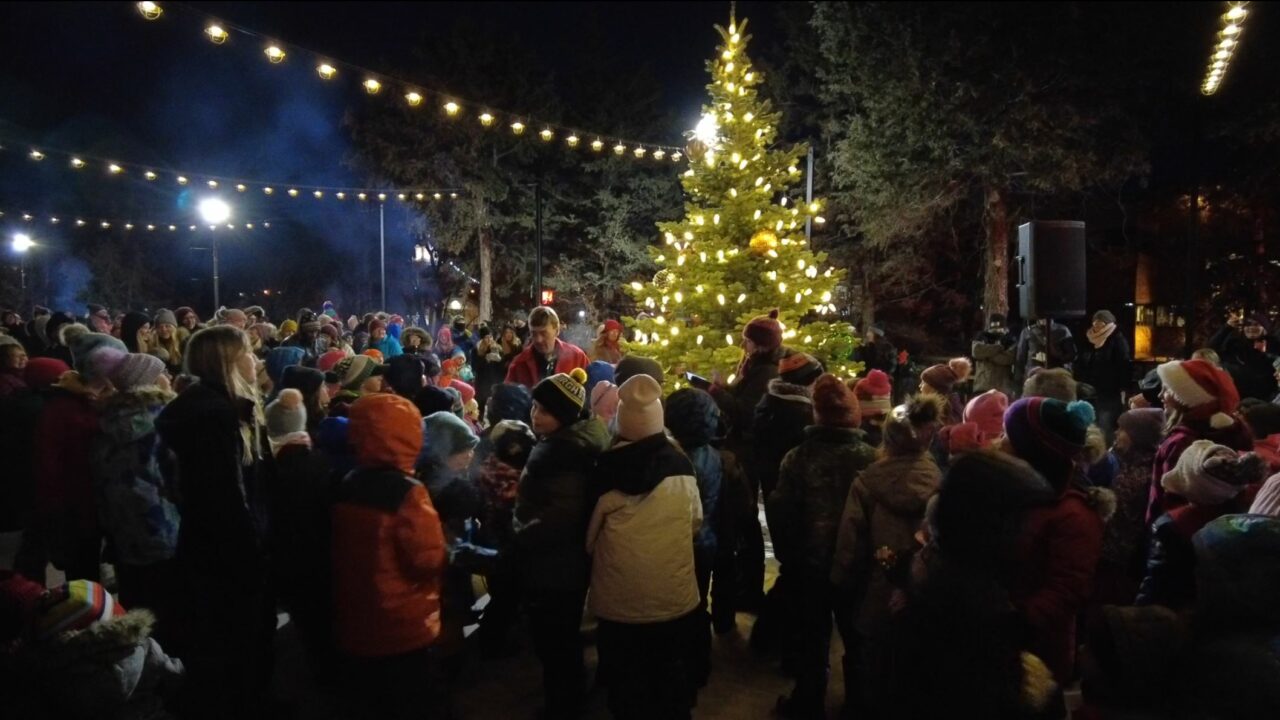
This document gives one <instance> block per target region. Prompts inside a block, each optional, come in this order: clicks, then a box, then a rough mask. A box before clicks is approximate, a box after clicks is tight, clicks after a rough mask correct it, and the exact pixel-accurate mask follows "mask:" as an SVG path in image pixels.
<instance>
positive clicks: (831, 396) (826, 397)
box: [813, 373, 862, 428]
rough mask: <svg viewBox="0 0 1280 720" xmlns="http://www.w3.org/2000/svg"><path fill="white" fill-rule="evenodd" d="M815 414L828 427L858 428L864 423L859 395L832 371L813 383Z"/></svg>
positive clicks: (820, 423) (815, 417) (816, 418)
mask: <svg viewBox="0 0 1280 720" xmlns="http://www.w3.org/2000/svg"><path fill="white" fill-rule="evenodd" d="M813 416H814V419H815V420H817V421H818V424H819V425H825V426H827V427H845V428H856V427H858V426H859V425H861V424H862V410H861V408H860V407H859V406H858V396H857V395H854V393H853V391H852V390H850V389H849V386H848V385H845V384H844V383H843V382H841V381H840V378H838V377H836V376H835V375H832V374H831V373H826V374H824V375H822V376H821V377H819V378H818V379H817V380H816V381H815V382H814V383H813Z"/></svg>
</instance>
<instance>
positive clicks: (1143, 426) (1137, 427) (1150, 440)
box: [1116, 408, 1164, 452]
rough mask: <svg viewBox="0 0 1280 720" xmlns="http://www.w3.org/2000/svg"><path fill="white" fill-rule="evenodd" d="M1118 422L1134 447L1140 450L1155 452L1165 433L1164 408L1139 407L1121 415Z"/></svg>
mask: <svg viewBox="0 0 1280 720" xmlns="http://www.w3.org/2000/svg"><path fill="white" fill-rule="evenodd" d="M1116 424H1117V425H1118V426H1119V427H1120V429H1121V430H1124V432H1125V434H1126V435H1128V436H1129V440H1130V441H1131V442H1132V446H1133V449H1134V450H1136V451H1138V452H1155V451H1156V449H1157V448H1159V447H1160V440H1161V439H1162V436H1163V435H1164V410H1162V409H1160V408H1139V409H1137V410H1129V411H1127V412H1125V413H1123V414H1121V415H1120V417H1119V419H1117V420H1116Z"/></svg>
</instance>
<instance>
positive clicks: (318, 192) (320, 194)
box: [311, 190, 324, 200]
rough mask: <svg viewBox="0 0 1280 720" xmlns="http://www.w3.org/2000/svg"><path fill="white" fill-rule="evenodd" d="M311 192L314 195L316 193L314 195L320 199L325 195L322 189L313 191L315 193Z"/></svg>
mask: <svg viewBox="0 0 1280 720" xmlns="http://www.w3.org/2000/svg"><path fill="white" fill-rule="evenodd" d="M311 194H312V195H314V196H315V198H316V199H317V200H320V199H322V198H323V197H324V193H323V192H321V191H319V190H316V191H315V192H313V193H311Z"/></svg>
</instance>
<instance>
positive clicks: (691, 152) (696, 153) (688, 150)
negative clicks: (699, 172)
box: [684, 138, 707, 162]
mask: <svg viewBox="0 0 1280 720" xmlns="http://www.w3.org/2000/svg"><path fill="white" fill-rule="evenodd" d="M684 152H685V154H686V155H688V156H689V159H690V160H693V161H694V162H702V158H703V157H704V156H705V155H706V154H707V144H706V143H705V142H703V141H701V140H699V139H698V138H694V139H692V140H690V141H689V144H688V145H685V148H684Z"/></svg>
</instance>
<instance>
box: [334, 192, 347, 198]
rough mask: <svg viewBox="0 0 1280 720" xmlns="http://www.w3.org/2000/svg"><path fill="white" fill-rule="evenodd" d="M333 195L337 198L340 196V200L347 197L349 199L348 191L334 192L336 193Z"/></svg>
mask: <svg viewBox="0 0 1280 720" xmlns="http://www.w3.org/2000/svg"><path fill="white" fill-rule="evenodd" d="M333 196H334V197H336V198H338V199H339V200H346V199H347V194H346V193H344V192H341V191H339V192H336V193H334V195H333Z"/></svg>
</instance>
